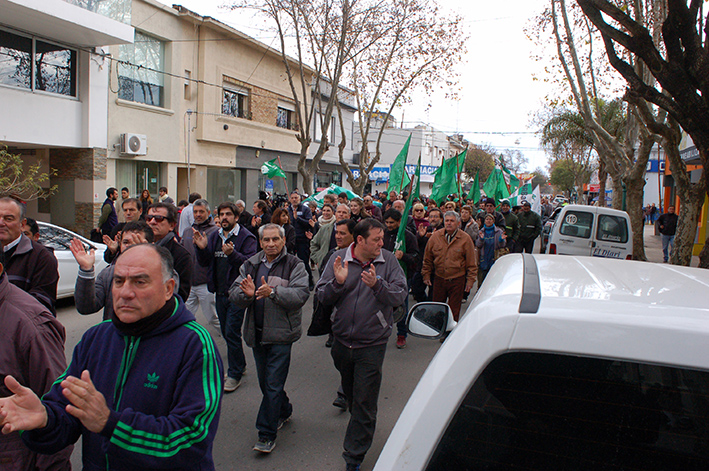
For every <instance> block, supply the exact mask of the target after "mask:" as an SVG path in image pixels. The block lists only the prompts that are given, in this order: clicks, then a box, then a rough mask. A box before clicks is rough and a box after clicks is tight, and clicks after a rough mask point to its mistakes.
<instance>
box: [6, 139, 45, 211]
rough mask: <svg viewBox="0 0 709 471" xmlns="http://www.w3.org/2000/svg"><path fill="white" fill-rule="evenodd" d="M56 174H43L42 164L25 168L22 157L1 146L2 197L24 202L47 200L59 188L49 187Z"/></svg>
mask: <svg viewBox="0 0 709 471" xmlns="http://www.w3.org/2000/svg"><path fill="white" fill-rule="evenodd" d="M55 173H56V172H55V171H54V170H50V171H49V172H43V171H42V168H41V166H40V164H35V165H29V166H24V165H23V163H22V156H20V155H19V154H13V153H12V152H9V151H8V149H7V147H5V146H3V145H0V196H12V197H17V198H20V199H21V200H23V201H31V200H36V199H39V198H47V197H48V196H50V195H52V194H53V193H54V192H55V191H56V190H57V186H56V185H54V186H49V180H50V178H51V176H52V175H54V174H55Z"/></svg>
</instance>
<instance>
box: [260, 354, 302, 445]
mask: <svg viewBox="0 0 709 471" xmlns="http://www.w3.org/2000/svg"><path fill="white" fill-rule="evenodd" d="M253 350H254V362H255V363H256V373H258V384H259V387H260V388H261V393H262V394H263V399H262V400H261V407H259V410H258V416H257V417H256V429H257V430H258V436H259V438H261V439H266V440H275V439H276V432H277V430H278V419H286V418H288V417H290V416H291V414H292V413H293V405H292V404H291V403H290V401H289V400H288V396H287V395H286V392H285V390H284V389H283V388H284V387H285V385H286V378H287V377H288V368H289V367H290V352H291V344H287V345H257V346H255V347H254V348H253Z"/></svg>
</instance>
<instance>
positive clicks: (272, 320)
mask: <svg viewBox="0 0 709 471" xmlns="http://www.w3.org/2000/svg"><path fill="white" fill-rule="evenodd" d="M265 258H266V255H265V254H264V252H263V251H261V252H258V253H257V254H256V255H254V256H253V257H251V258H249V259H248V260H246V261H245V262H244V263H243V265H241V269H240V270H239V277H238V278H237V279H236V281H235V282H234V284H232V285H231V288H230V289H229V300H230V301H231V302H232V303H234V304H236V305H237V306H239V307H245V308H247V309H246V314H245V317H244V342H246V345H248V346H249V347H254V346H255V345H256V324H255V321H254V313H253V309H252V308H251V307H252V306H253V303H254V300H255V298H254V297H250V298H247V297H246V295H245V294H244V292H243V291H242V290H241V288H240V287H239V285H240V283H241V282H242V281H243V280H244V279H245V278H246V277H247V276H248V275H251V278H252V279H254V280H255V279H256V273H258V269H259V265H261V264H262V263H264V259H265ZM266 282H267V283H268V285H269V286H271V287H273V294H272V295H271V296H270V297H269V298H266V299H264V314H263V333H262V336H261V343H262V344H264V345H267V344H289V343H293V342H295V341H296V340H298V339H299V338H300V335H301V323H302V317H303V313H302V310H301V308H302V307H303V305H304V304H305V303H306V302H307V301H308V297H309V296H310V291H309V290H308V272H306V271H305V265H303V262H302V261H301V260H300V259H299V258H298V257H296V256H295V255H291V254H289V253H287V252H286V250H285V248H284V249H283V251H282V252H281V254H280V255H279V256H278V257H276V259H275V260H274V261H273V265H272V266H271V268H270V269H269V271H268V277H267V278H266Z"/></svg>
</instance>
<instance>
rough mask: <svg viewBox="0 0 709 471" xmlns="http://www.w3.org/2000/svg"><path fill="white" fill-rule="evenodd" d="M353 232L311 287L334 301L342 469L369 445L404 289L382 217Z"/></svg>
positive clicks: (326, 300)
mask: <svg viewBox="0 0 709 471" xmlns="http://www.w3.org/2000/svg"><path fill="white" fill-rule="evenodd" d="M353 236H354V242H353V243H352V245H350V246H349V247H347V248H345V249H342V250H338V251H337V252H335V253H334V254H333V255H332V256H331V257H330V261H329V262H328V263H327V266H326V267H325V271H324V272H323V274H322V276H321V277H320V281H318V283H317V286H316V288H315V290H316V294H317V297H318V300H319V301H320V302H321V303H323V304H325V305H333V306H334V314H333V319H332V333H333V336H334V339H335V341H334V343H333V345H332V350H331V355H332V359H333V360H334V362H335V368H337V370H338V371H339V372H340V376H341V381H342V389H343V391H344V393H345V396H346V397H347V401H348V403H349V406H350V412H351V417H350V422H349V424H348V426H347V432H346V433H345V440H344V449H345V451H344V453H343V454H342V456H343V457H344V459H345V462H346V463H347V469H348V471H350V470H352V471H356V470H359V467H360V464H361V463H362V461H363V460H364V456H365V454H366V453H367V450H369V447H370V446H371V445H372V438H373V437H374V429H375V425H376V420H377V401H378V399H379V388H380V386H381V382H382V364H383V363H384V354H385V352H386V345H387V341H388V339H389V336H390V335H391V332H392V324H393V323H394V319H393V316H392V313H393V311H394V308H395V307H396V306H400V305H402V304H403V303H404V300H405V299H406V297H407V296H408V293H409V291H408V287H407V285H406V277H405V275H404V271H403V270H402V269H401V266H400V265H399V261H398V260H397V259H396V257H395V256H394V254H392V253H391V252H389V251H387V250H382V246H383V245H384V226H382V223H380V222H379V221H377V220H376V219H373V218H367V219H364V220H362V221H360V222H359V223H358V224H357V225H356V226H355V228H354V233H353Z"/></svg>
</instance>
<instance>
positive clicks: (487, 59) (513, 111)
mask: <svg viewBox="0 0 709 471" xmlns="http://www.w3.org/2000/svg"><path fill="white" fill-rule="evenodd" d="M159 1H160V2H162V3H165V4H167V5H172V4H180V5H183V6H185V7H186V8H189V9H190V10H192V11H194V12H196V13H198V14H200V15H203V16H212V17H214V18H217V19H219V20H220V21H222V22H224V23H226V24H229V25H230V26H233V27H235V28H237V29H239V30H241V31H243V32H245V33H246V34H249V35H250V36H253V37H255V38H257V39H259V40H261V41H262V42H264V43H266V44H269V45H271V46H273V47H277V46H278V42H277V41H276V40H275V37H274V33H273V32H271V31H270V30H269V28H270V24H269V23H268V22H267V21H265V20H263V19H258V18H253V17H252V15H250V14H249V13H247V12H245V11H243V10H242V11H238V12H232V11H227V10H224V9H222V8H219V7H220V6H221V5H223V4H224V0H159ZM439 3H440V4H441V5H442V6H443V8H448V9H453V10H455V11H458V12H459V13H461V14H462V15H463V16H464V28H465V30H466V32H467V33H468V35H469V36H470V38H469V40H468V53H467V57H466V62H465V63H464V64H461V68H460V71H461V80H460V81H461V86H460V92H459V95H460V100H459V101H457V102H451V101H447V100H445V99H444V98H443V96H435V95H433V96H417V97H416V100H414V101H415V103H417V105H410V106H407V107H406V108H405V109H404V110H403V112H402V110H398V111H396V112H395V117H396V119H397V121H401V119H402V115H403V118H404V126H414V125H415V124H420V123H428V124H430V125H432V126H433V127H435V128H437V129H439V130H441V131H444V132H446V133H449V134H451V133H454V132H459V133H462V134H463V135H464V136H465V137H466V138H467V139H468V140H469V141H471V142H474V143H477V144H490V145H492V146H493V147H496V148H497V149H499V150H500V151H503V150H504V149H517V150H519V151H521V152H522V153H523V154H524V155H525V156H526V157H527V158H529V168H528V170H530V171H531V170H534V168H536V167H542V168H546V166H547V159H546V156H545V155H544V153H543V152H542V151H540V150H539V149H538V138H537V136H536V135H535V134H534V131H536V129H534V128H533V127H531V124H530V118H531V116H532V114H533V113H534V112H535V111H536V110H537V109H538V108H539V107H540V106H541V103H542V98H543V97H544V96H545V95H546V94H547V92H546V89H545V86H544V85H543V84H542V83H541V82H535V81H533V74H534V72H535V71H539V70H541V69H542V66H541V65H540V64H538V63H536V62H534V61H533V60H532V59H531V56H532V55H533V47H534V45H533V44H532V43H531V42H530V41H529V40H528V39H527V38H526V37H525V34H524V27H525V26H526V25H527V24H528V22H529V21H530V18H533V17H534V16H536V15H537V14H538V13H539V12H541V10H542V9H543V8H544V6H545V4H546V1H544V0H506V1H505V2H489V1H483V0H469V1H467V2H461V1H460V0H439ZM461 3H463V5H461ZM429 102H430V104H431V105H432V106H431V108H430V109H429V110H426V107H427V105H428V104H429Z"/></svg>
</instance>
